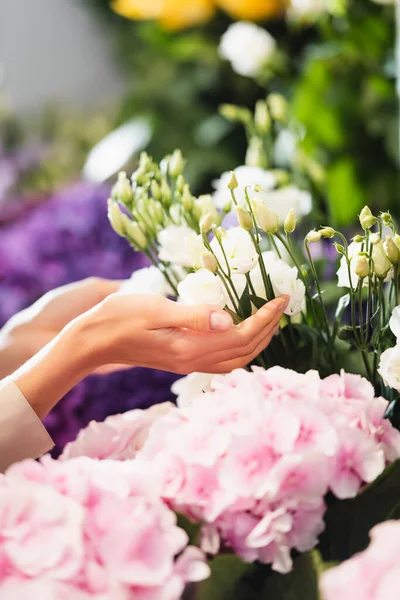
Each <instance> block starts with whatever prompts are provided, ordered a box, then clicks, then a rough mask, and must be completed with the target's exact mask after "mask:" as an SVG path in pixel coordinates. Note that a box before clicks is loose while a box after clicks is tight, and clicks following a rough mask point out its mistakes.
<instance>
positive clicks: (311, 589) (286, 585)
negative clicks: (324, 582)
mask: <svg viewBox="0 0 400 600" xmlns="http://www.w3.org/2000/svg"><path fill="white" fill-rule="evenodd" d="M323 570H324V569H323V564H322V561H321V557H320V555H319V553H318V552H317V551H315V550H313V551H311V552H304V553H303V554H301V555H300V556H298V557H297V558H296V560H295V561H294V565H293V570H292V571H291V572H290V573H288V574H287V575H280V574H279V573H274V572H272V573H271V576H270V577H268V578H267V580H266V582H265V586H264V588H263V591H262V595H261V596H260V597H261V598H262V599H265V600H306V599H307V600H321V596H320V593H319V585H318V580H319V575H320V573H321V572H322V571H323Z"/></svg>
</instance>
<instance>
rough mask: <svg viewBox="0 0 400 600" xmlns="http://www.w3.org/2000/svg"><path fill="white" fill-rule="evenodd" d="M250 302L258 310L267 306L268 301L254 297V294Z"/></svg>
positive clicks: (250, 295) (250, 297) (250, 296)
mask: <svg viewBox="0 0 400 600" xmlns="http://www.w3.org/2000/svg"><path fill="white" fill-rule="evenodd" d="M249 300H250V302H251V303H252V304H253V305H254V306H255V307H256V308H257V309H258V310H259V309H260V308H262V307H263V306H264V305H265V304H267V300H265V299H264V298H259V297H258V296H254V294H249Z"/></svg>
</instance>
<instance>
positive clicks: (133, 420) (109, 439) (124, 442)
mask: <svg viewBox="0 0 400 600" xmlns="http://www.w3.org/2000/svg"><path fill="white" fill-rule="evenodd" d="M172 406H173V405H172V404H171V403H169V402H165V403H164V404H156V405H155V406H152V407H151V408H148V409H146V410H140V409H135V410H130V411H128V412H126V413H124V414H122V415H112V416H110V417H107V419H106V420H105V421H104V422H103V423H98V422H96V421H91V423H89V425H88V426H87V427H86V428H85V429H82V430H81V431H80V432H79V434H78V437H77V438H76V440H75V441H73V442H71V443H69V444H67V445H66V446H65V448H64V451H63V453H62V455H61V460H66V459H69V458H75V457H77V456H90V457H91V458H100V459H102V458H113V459H115V460H128V459H131V458H134V457H135V454H136V452H137V451H138V450H139V449H140V448H141V447H142V445H143V443H144V441H145V439H146V437H147V433H148V431H149V428H150V427H151V425H152V424H153V423H154V421H156V420H157V419H159V418H160V417H161V416H163V415H164V414H166V413H167V412H168V410H169V409H170V408H171V407H172Z"/></svg>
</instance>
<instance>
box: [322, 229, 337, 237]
mask: <svg viewBox="0 0 400 600" xmlns="http://www.w3.org/2000/svg"><path fill="white" fill-rule="evenodd" d="M319 233H320V234H321V237H323V238H333V236H334V235H335V230H334V229H333V227H322V229H320V230H319Z"/></svg>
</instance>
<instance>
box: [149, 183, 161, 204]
mask: <svg viewBox="0 0 400 600" xmlns="http://www.w3.org/2000/svg"><path fill="white" fill-rule="evenodd" d="M150 192H151V195H152V196H153V198H154V200H161V188H160V186H159V185H158V183H157V181H156V180H155V179H152V180H151V183H150Z"/></svg>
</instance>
